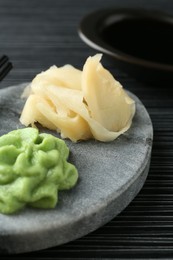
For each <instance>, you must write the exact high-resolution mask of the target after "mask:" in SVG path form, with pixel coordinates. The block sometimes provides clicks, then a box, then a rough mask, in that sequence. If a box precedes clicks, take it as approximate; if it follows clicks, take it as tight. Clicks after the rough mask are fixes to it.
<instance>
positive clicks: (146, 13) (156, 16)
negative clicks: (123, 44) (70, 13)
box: [78, 8, 173, 72]
mask: <svg viewBox="0 0 173 260" xmlns="http://www.w3.org/2000/svg"><path fill="white" fill-rule="evenodd" d="M119 14H124V15H131V16H134V17H135V16H136V17H137V16H138V17H139V16H140V17H141V16H142V17H143V18H148V19H152V20H155V21H159V22H166V23H169V24H170V23H171V24H172V25H173V16H171V15H169V14H167V13H164V12H162V11H157V10H156V11H155V10H147V9H131V8H107V9H99V10H96V11H94V12H92V13H89V14H87V15H86V16H84V17H83V19H82V20H81V22H80V24H79V27H78V34H79V36H80V38H81V39H82V40H83V41H84V42H85V43H86V44H87V45H89V46H90V47H92V48H94V49H96V50H98V51H100V52H103V53H105V54H108V55H109V56H111V57H112V58H115V59H117V60H119V61H122V62H126V63H128V64H133V65H138V66H141V67H145V68H148V69H158V70H162V71H169V72H173V65H168V64H165V63H159V62H153V61H148V60H145V59H142V58H137V57H135V56H132V55H129V54H127V53H125V52H122V51H120V50H119V49H115V48H113V47H111V46H110V45H109V44H107V43H106V42H104V41H103V40H102V39H101V37H100V36H99V34H98V30H97V29H96V28H97V26H98V24H99V22H101V21H102V20H103V19H106V18H107V17H108V16H110V15H119Z"/></svg>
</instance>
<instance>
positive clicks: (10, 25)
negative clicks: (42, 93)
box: [0, 0, 173, 259]
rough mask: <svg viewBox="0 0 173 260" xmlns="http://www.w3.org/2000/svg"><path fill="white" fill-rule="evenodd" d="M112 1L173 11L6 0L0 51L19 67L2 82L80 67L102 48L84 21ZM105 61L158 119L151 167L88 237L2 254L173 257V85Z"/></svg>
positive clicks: (168, 6)
mask: <svg viewBox="0 0 173 260" xmlns="http://www.w3.org/2000/svg"><path fill="white" fill-rule="evenodd" d="M110 6H113V7H140V8H145V9H155V10H164V11H166V12H168V13H172V14H173V2H172V1H169V0H164V1H163V0H160V1H159V0H155V1H152V0H151V1H147V0H146V1H144V0H141V1H138V0H133V1H131V0H121V1H120V0H107V1H105V0H85V1H84V0H83V1H82V0H0V55H1V54H7V55H8V56H9V57H10V59H11V61H12V62H13V66H14V68H13V70H12V71H11V73H10V74H9V75H8V76H7V77H6V79H5V80H4V81H2V82H1V83H0V87H1V88H5V87H7V86H10V85H15V84H19V83H22V82H28V81H31V80H32V79H33V77H34V76H35V75H36V74H37V73H39V72H40V71H42V70H46V69H47V68H49V67H50V66H51V65H53V64H56V65H57V66H62V65H64V64H67V63H69V64H73V65H74V66H76V67H78V68H80V69H81V68H82V65H83V63H84V61H85V59H86V58H87V57H88V56H89V55H93V54H95V53H96V51H95V50H93V49H91V48H90V47H88V46H86V45H85V44H84V43H83V42H82V41H81V40H80V38H79V36H78V33H77V29H78V25H79V22H80V20H81V19H82V17H83V16H84V15H86V14H88V13H89V12H91V11H94V10H96V9H99V8H103V7H110ZM103 64H104V66H105V67H107V68H108V69H109V70H110V71H111V72H112V73H113V74H114V75H115V77H116V78H117V79H118V80H119V81H120V82H121V83H122V84H123V86H124V87H125V88H126V89H128V90H130V91H132V92H133V93H134V94H136V95H137V96H138V97H139V98H140V99H141V101H142V102H143V103H144V105H145V106H146V108H147V110H148V112H149V114H150V116H151V119H152V122H153V127H154V144H153V152H152V159H151V168H150V172H149V175H148V178H147V181H146V183H145V185H144V187H143V189H142V190H141V192H140V193H139V194H138V195H137V197H136V198H135V199H134V200H133V201H132V202H131V203H130V205H129V206H128V207H127V208H126V209H125V210H124V211H123V212H122V213H121V214H120V215H119V216H117V217H116V218H115V219H113V220H112V221H111V222H109V223H108V224H107V225H105V226H103V227H101V228H100V229H98V230H96V231H95V232H93V233H91V234H89V235H87V236H85V237H83V238H80V239H78V240H76V241H73V242H70V243H68V244H66V245H62V246H58V247H54V248H50V249H46V250H42V251H38V252H32V253H27V254H22V255H16V256H1V259H9V258H11V257H13V258H16V259H20V258H22V259H23V258H25V259H28V258H29V259H60V258H61V259H63V258H66V259H76V258H80V259H81V258H82V259H84V258H92V259H93V258H97V259H98V258H99V259H100V258H102V259H103V258H107V259H108V258H114V259H115V258H116V259H117V258H132V259H134V258H143V259H147V258H150V259H152V258H173V84H172V86H171V85H170V84H169V85H165V84H164V82H163V87H159V88H157V86H151V85H150V84H144V83H142V82H139V81H137V80H136V79H135V78H132V77H129V76H128V75H126V74H125V73H124V72H122V71H120V70H119V69H118V68H115V66H114V65H113V64H112V63H109V61H108V60H107V59H106V58H105V57H104V58H103Z"/></svg>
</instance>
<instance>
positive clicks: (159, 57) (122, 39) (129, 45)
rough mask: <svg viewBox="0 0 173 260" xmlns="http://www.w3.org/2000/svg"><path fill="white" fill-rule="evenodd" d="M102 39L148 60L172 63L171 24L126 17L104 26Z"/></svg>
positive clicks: (172, 41)
mask: <svg viewBox="0 0 173 260" xmlns="http://www.w3.org/2000/svg"><path fill="white" fill-rule="evenodd" d="M101 37H102V39H103V40H104V41H105V42H106V43H108V44H109V45H110V46H111V47H113V48H115V49H117V50H119V51H122V52H124V53H126V54H129V55H132V56H135V57H138V58H142V59H145V60H148V61H153V62H159V63H164V64H171V65H172V64H173V25H171V24H169V23H166V22H160V21H153V20H144V19H140V18H138V19H135V20H133V19H126V20H122V21H119V22H117V23H113V24H111V25H109V26H107V27H106V26H105V27H104V28H103V30H102V31H101Z"/></svg>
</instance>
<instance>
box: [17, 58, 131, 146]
mask: <svg viewBox="0 0 173 260" xmlns="http://www.w3.org/2000/svg"><path fill="white" fill-rule="evenodd" d="M101 57H102V55H101V54H97V55H95V56H93V57H89V58H88V59H87V60H86V62H85V64H84V67H83V70H82V71H80V70H78V69H76V68H74V67H73V66H71V65H65V66H63V67H60V68H57V67H56V66H52V67H51V68H50V69H48V70H47V71H45V72H42V73H40V74H38V75H37V76H36V77H35V78H34V79H33V81H32V83H31V92H30V94H29V97H28V99H27V101H26V103H25V106H24V108H23V111H22V114H21V117H20V121H21V123H22V124H24V125H25V126H29V125H31V126H35V123H36V122H39V123H40V124H41V125H43V126H44V127H46V128H49V129H52V130H56V131H58V132H59V133H60V134H61V137H62V138H69V139H71V140H72V141H74V142H76V141H79V140H87V139H91V138H94V139H97V140H99V141H103V142H108V141H112V140H114V139H116V138H117V137H118V136H119V135H120V134H122V133H124V132H125V131H127V130H128V129H129V128H130V126H131V124H132V119H133V116H134V113H135V102H134V101H133V100H132V99H131V98H130V97H129V96H128V94H127V93H126V91H125V90H124V89H123V87H122V86H121V84H120V83H119V82H118V81H116V80H115V79H114V77H113V76H112V75H111V74H110V72H109V71H108V70H106V69H105V68H104V67H103V66H102V64H101V63H100V60H101ZM27 92H28V90H27Z"/></svg>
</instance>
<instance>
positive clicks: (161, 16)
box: [79, 9, 173, 84]
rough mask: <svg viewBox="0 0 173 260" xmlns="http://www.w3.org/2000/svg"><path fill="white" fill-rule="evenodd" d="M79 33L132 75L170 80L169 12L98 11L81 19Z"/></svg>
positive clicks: (172, 20) (172, 37)
mask: <svg viewBox="0 0 173 260" xmlns="http://www.w3.org/2000/svg"><path fill="white" fill-rule="evenodd" d="M79 35H80V37H81V39H82V40H83V41H84V42H85V43H87V44H88V45H89V46H90V47H92V48H94V49H96V50H97V51H99V52H102V53H105V54H107V55H108V56H109V57H111V60H113V62H114V63H115V66H117V67H119V68H120V69H122V70H124V71H125V72H127V73H129V74H130V75H132V76H133V77H136V78H140V79H142V80H144V81H149V82H157V83H159V84H160V83H161V84H162V83H163V81H169V82H170V81H172V80H173V16H171V15H168V14H166V13H162V12H159V11H153V10H152V11H148V10H136V9H135V10H134V9H104V10H98V11H95V12H93V13H90V14H89V15H87V16H85V17H84V18H83V19H82V21H81V23H80V26H79Z"/></svg>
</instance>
